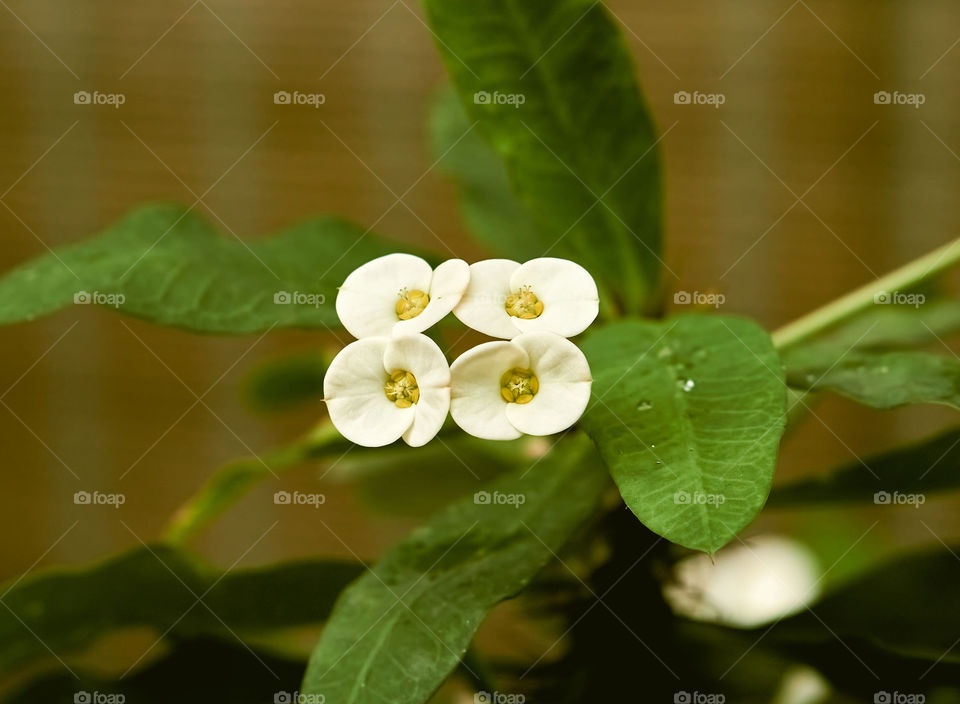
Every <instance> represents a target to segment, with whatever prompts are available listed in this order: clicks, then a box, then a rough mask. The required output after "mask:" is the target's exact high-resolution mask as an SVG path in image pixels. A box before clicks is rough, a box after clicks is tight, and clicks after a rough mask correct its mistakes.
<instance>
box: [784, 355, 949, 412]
mask: <svg viewBox="0 0 960 704" xmlns="http://www.w3.org/2000/svg"><path fill="white" fill-rule="evenodd" d="M786 364H787V381H788V382H789V384H790V385H791V386H793V387H795V388H800V389H804V390H808V391H833V392H835V393H838V394H842V395H844V396H847V397H849V398H851V399H853V400H854V401H857V402H858V403H862V404H864V405H867V406H872V407H874V408H895V407H897V406H903V405H906V404H908V403H939V404H945V405H947V406H952V407H954V408H960V359H957V358H956V357H947V356H944V355H934V354H929V353H927V352H915V351H905V352H849V353H847V354H843V353H842V352H841V351H837V352H836V353H830V354H824V353H823V351H822V350H819V349H817V350H808V351H805V352H804V351H800V350H798V351H796V352H794V353H792V354H788V355H787V357H786Z"/></svg>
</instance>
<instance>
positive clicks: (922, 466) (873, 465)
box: [767, 430, 960, 508]
mask: <svg viewBox="0 0 960 704" xmlns="http://www.w3.org/2000/svg"><path fill="white" fill-rule="evenodd" d="M957 488H960V430H950V431H947V432H945V433H942V434H940V435H936V436H934V437H930V438H927V439H925V440H923V441H921V442H919V443H916V444H913V445H910V446H908V447H900V448H897V449H895V450H890V451H889V452H883V453H880V454H878V455H874V456H872V457H868V458H867V459H865V460H863V462H860V461H857V462H851V463H850V464H848V465H845V466H843V467H840V468H838V469H835V470H833V471H832V472H830V473H828V474H825V475H823V476H818V477H805V478H803V479H797V480H795V481H793V482H790V483H789V484H784V485H781V486H775V487H774V488H773V491H771V492H770V500H769V501H768V502H767V506H768V507H771V508H776V507H793V506H805V505H811V504H814V505H816V504H829V503H846V502H861V501H862V502H868V501H872V502H874V503H879V504H885V503H894V502H895V501H897V499H896V498H895V497H894V492H896V493H898V494H900V495H903V496H904V497H909V496H910V495H911V494H912V495H919V494H923V495H925V494H928V493H933V492H937V491H948V490H951V489H957ZM878 492H879V493H878Z"/></svg>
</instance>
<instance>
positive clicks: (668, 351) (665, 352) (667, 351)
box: [657, 347, 673, 359]
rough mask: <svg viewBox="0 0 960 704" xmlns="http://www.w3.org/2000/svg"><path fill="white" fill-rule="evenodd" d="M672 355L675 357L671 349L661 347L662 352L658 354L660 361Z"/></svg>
mask: <svg viewBox="0 0 960 704" xmlns="http://www.w3.org/2000/svg"><path fill="white" fill-rule="evenodd" d="M672 355H673V350H672V349H670V348H669V347H661V348H660V351H659V352H657V357H659V358H660V359H664V358H666V357H670V356H672Z"/></svg>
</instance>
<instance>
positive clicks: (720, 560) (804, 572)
mask: <svg viewBox="0 0 960 704" xmlns="http://www.w3.org/2000/svg"><path fill="white" fill-rule="evenodd" d="M819 574H820V570H819V569H818V566H817V560H816V558H815V557H814V555H813V554H812V553H811V552H810V550H809V549H808V548H807V547H806V546H805V545H803V544H802V543H798V542H797V541H795V540H792V539H790V538H787V537H783V536H778V535H764V536H758V537H755V538H751V539H749V540H747V541H746V542H745V543H738V544H736V545H731V546H729V547H726V548H724V549H723V550H721V551H720V552H718V553H717V554H716V556H715V557H714V558H711V556H710V555H707V554H703V553H701V554H699V555H694V556H692V557H688V558H686V559H685V560H682V561H680V562H678V563H677V565H676V567H675V569H674V581H673V582H672V583H670V584H667V585H666V586H665V587H664V590H663V594H664V597H665V598H666V600H667V602H668V603H669V604H670V606H671V607H672V608H673V610H674V611H675V612H676V613H678V614H680V615H682V616H686V617H687V618H691V619H694V620H696V621H710V622H714V623H722V624H725V625H729V626H737V627H741V628H754V627H756V626H760V625H762V624H765V623H770V622H771V621H776V620H777V619H780V618H784V617H786V616H789V615H790V614H794V613H797V612H799V611H802V610H803V609H804V608H806V606H807V605H808V604H809V603H810V602H811V601H813V600H814V599H815V598H816V597H817V596H818V595H819V593H820V589H819V582H820V577H819Z"/></svg>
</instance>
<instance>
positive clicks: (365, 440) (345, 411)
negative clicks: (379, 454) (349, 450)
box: [327, 388, 416, 447]
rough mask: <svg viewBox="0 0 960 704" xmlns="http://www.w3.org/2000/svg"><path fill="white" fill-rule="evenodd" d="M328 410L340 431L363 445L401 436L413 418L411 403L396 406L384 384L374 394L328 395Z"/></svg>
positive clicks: (383, 441)
mask: <svg viewBox="0 0 960 704" xmlns="http://www.w3.org/2000/svg"><path fill="white" fill-rule="evenodd" d="M327 413H329V414H330V420H331V422H332V423H333V425H334V426H335V427H336V429H337V430H339V431H340V434H341V435H343V437H345V438H346V439H347V440H349V441H350V442H355V443H356V444H358V445H363V446H364V447H381V446H383V445H389V444H390V443H392V442H394V441H396V440H398V439H400V437H401V436H402V435H403V434H404V433H405V432H407V430H408V429H409V428H410V426H411V425H412V424H413V422H414V418H415V413H416V411H415V410H414V407H413V406H411V407H410V408H398V407H397V405H396V404H394V403H391V402H390V401H389V400H388V399H387V396H386V394H384V393H383V388H381V389H380V391H379V392H378V393H376V394H365V395H359V396H343V397H341V398H332V399H327Z"/></svg>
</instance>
